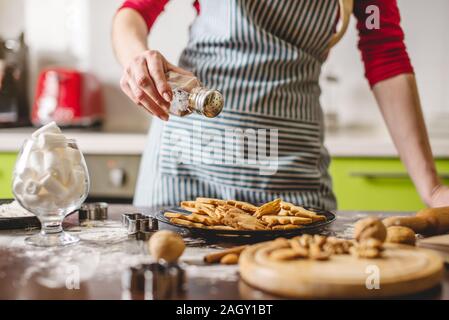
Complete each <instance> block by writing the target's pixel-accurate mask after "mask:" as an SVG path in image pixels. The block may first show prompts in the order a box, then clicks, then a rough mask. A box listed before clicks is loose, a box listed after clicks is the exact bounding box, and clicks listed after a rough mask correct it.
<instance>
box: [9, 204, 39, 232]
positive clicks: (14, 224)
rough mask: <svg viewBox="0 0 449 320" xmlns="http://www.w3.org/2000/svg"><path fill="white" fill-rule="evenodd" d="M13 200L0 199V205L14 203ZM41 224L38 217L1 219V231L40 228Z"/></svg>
mask: <svg viewBox="0 0 449 320" xmlns="http://www.w3.org/2000/svg"><path fill="white" fill-rule="evenodd" d="M13 201H14V200H13V199H0V205H2V204H5V203H10V202H13ZM40 227H41V223H40V222H39V219H38V218H37V217H12V218H0V230H13V229H27V228H40Z"/></svg>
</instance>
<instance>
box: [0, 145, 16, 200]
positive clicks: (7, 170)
mask: <svg viewBox="0 0 449 320" xmlns="http://www.w3.org/2000/svg"><path fill="white" fill-rule="evenodd" d="M16 156H17V155H16V153H0V199H9V198H12V192H11V184H12V181H11V180H12V172H13V170H14V164H15V162H16Z"/></svg>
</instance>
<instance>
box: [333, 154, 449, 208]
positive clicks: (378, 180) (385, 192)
mask: <svg viewBox="0 0 449 320" xmlns="http://www.w3.org/2000/svg"><path fill="white" fill-rule="evenodd" d="M436 163H437V168H438V172H439V174H440V175H442V176H443V177H446V178H447V177H448V174H447V173H448V172H449V160H446V159H441V160H437V161H436ZM330 172H331V175H332V178H333V185H334V191H335V194H336V196H337V200H338V209H339V210H385V211H396V210H401V211H403V210H406V211H415V210H418V209H420V208H422V207H423V206H424V204H423V202H422V201H421V199H420V197H419V195H418V193H417V192H416V190H415V187H414V185H413V183H412V181H411V180H410V178H409V177H408V175H407V173H406V170H405V168H404V166H403V165H402V163H401V162H400V160H399V159H396V158H392V159H388V158H333V159H332V164H331V168H330ZM444 182H445V183H446V184H449V180H448V179H444Z"/></svg>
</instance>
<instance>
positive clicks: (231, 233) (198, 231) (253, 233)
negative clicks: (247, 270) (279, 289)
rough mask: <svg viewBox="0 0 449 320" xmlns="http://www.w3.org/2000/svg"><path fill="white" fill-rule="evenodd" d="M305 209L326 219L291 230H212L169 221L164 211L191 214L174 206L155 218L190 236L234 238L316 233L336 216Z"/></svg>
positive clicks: (331, 213) (160, 212)
mask: <svg viewBox="0 0 449 320" xmlns="http://www.w3.org/2000/svg"><path fill="white" fill-rule="evenodd" d="M305 209H307V210H310V211H313V212H315V213H317V214H319V215H323V216H325V217H326V221H317V222H314V223H311V224H308V225H306V226H303V227H302V228H298V229H292V230H214V229H205V228H196V227H188V226H181V225H178V224H175V223H171V222H170V220H169V219H168V218H166V217H165V216H164V213H165V212H176V213H181V214H184V215H189V214H191V213H190V212H189V211H186V210H184V209H181V208H179V207H174V208H170V209H165V210H162V211H159V212H158V213H157V214H156V219H158V220H159V221H161V222H164V223H167V224H169V225H172V226H175V227H178V228H181V229H185V230H188V231H189V232H190V233H191V235H192V236H197V237H203V238H216V237H227V238H228V239H229V238H230V237H236V238H242V237H244V238H277V237H292V236H295V235H299V234H303V233H316V232H318V231H320V230H321V229H322V228H324V227H325V226H327V225H329V224H330V223H332V222H333V221H334V220H335V219H336V216H335V214H334V213H333V212H330V211H326V210H320V209H314V208H309V207H305Z"/></svg>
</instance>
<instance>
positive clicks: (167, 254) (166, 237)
mask: <svg viewBox="0 0 449 320" xmlns="http://www.w3.org/2000/svg"><path fill="white" fill-rule="evenodd" d="M185 247H186V245H185V243H184V240H183V239H182V237H181V236H180V235H179V234H177V233H175V232H173V231H169V230H162V231H158V232H156V233H155V234H154V235H153V236H152V237H151V238H150V240H149V242H148V248H149V250H150V254H151V255H152V256H153V257H154V258H155V259H156V260H165V261H166V262H175V261H176V260H178V258H179V257H180V256H181V255H182V253H183V252H184V249H185Z"/></svg>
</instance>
